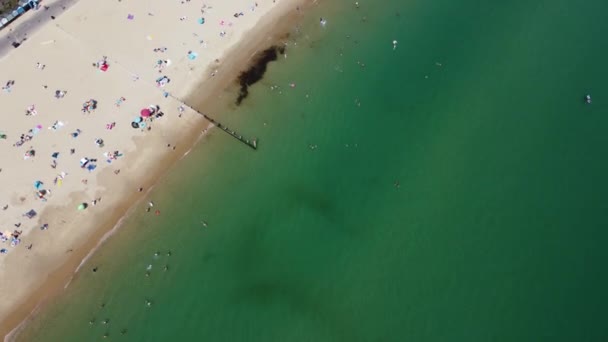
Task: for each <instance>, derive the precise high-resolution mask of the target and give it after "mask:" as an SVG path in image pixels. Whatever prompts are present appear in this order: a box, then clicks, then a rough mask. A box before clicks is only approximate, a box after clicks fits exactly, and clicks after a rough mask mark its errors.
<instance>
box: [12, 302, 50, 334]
mask: <svg viewBox="0 0 608 342" xmlns="http://www.w3.org/2000/svg"><path fill="white" fill-rule="evenodd" d="M40 304H41V302H39V303H38V305H36V307H35V308H34V309H33V310H32V311H31V312H30V314H29V315H27V317H26V318H25V319H24V320H23V321H21V323H19V325H18V326H16V327H15V329H13V330H11V331H10V332H9V333H8V334H6V336H4V342H10V341H13V339H14V338H15V337H17V334H18V333H20V332H21V330H23V328H25V324H26V323H27V322H28V321H29V319H30V318H31V317H33V316H34V315H35V314H36V312H37V311H38V310H39V309H40Z"/></svg>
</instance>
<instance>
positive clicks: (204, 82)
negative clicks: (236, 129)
mask: <svg viewBox="0 0 608 342" xmlns="http://www.w3.org/2000/svg"><path fill="white" fill-rule="evenodd" d="M304 2H306V0H295V1H290V2H286V1H283V2H281V4H285V5H284V6H277V7H276V8H273V9H272V10H270V11H269V12H268V13H266V14H265V15H263V16H262V17H260V18H259V19H258V22H257V23H256V26H255V27H253V28H252V29H250V30H247V31H246V32H244V33H243V36H242V37H241V38H240V41H239V42H238V43H237V44H236V46H233V47H232V48H229V49H228V50H227V51H225V54H224V55H222V57H221V59H222V64H221V66H220V68H218V69H219V70H221V71H222V72H221V73H219V75H218V76H216V77H215V78H214V79H213V80H212V81H211V78H209V77H207V78H206V77H205V76H204V75H205V73H203V74H201V75H199V77H198V81H197V82H196V83H197V84H196V85H195V86H193V87H192V90H191V91H189V92H188V95H186V96H185V97H184V101H188V102H189V103H192V104H193V108H195V109H198V108H202V107H205V108H211V109H214V106H213V105H210V106H209V107H207V106H205V104H206V103H209V102H210V101H211V100H213V99H216V98H222V97H223V96H224V95H226V92H227V91H228V89H229V88H230V87H231V86H232V85H233V84H234V82H235V79H236V76H237V75H238V74H239V73H240V72H242V71H243V67H245V66H246V65H247V64H248V63H249V62H250V61H251V59H252V58H253V57H254V56H255V54H256V53H257V52H258V51H259V47H260V46H261V47H264V48H265V47H267V46H270V45H272V44H274V43H276V42H280V41H282V40H284V39H285V33H287V32H288V29H290V28H291V27H293V25H294V24H293V22H292V21H291V19H292V18H293V17H298V16H300V15H301V14H302V13H301V12H298V13H296V12H295V11H293V7H295V6H297V5H298V4H302V5H304ZM308 3H311V2H310V1H308ZM273 31H278V33H276V32H273ZM252 37H253V38H252ZM245 39H247V40H246V41H245V42H243V41H244V40H245ZM243 51H247V53H243ZM224 59H225V60H224ZM212 68H213V65H207V68H206V70H205V71H206V72H207V71H209V70H211V69H212ZM201 93H203V94H205V95H203V96H201ZM233 95H235V97H236V94H233ZM218 102H222V101H218ZM216 106H217V105H216ZM204 112H208V111H207V110H204ZM214 114H215V115H217V114H218V113H213V112H211V115H212V116H213V115H214ZM188 115H195V116H196V115H197V114H188ZM214 117H217V116H214ZM182 120H183V119H182ZM220 120H221V119H220ZM194 121H195V122H197V124H194V125H192V126H190V128H191V129H190V130H189V131H188V132H187V134H184V132H180V136H179V137H178V138H177V140H178V143H177V144H176V145H175V144H174V146H176V147H177V148H176V149H175V150H174V151H172V152H168V151H167V152H166V153H164V154H163V156H162V157H159V158H158V159H159V160H158V163H157V165H162V166H158V167H156V168H154V170H153V172H151V173H148V174H147V175H146V177H145V179H144V180H143V182H141V184H142V186H143V187H144V188H145V189H146V191H145V192H144V193H137V192H133V193H131V194H130V195H127V196H125V197H124V198H123V199H122V201H120V202H117V203H116V205H115V206H114V207H115V209H116V210H113V211H112V213H113V214H112V215H110V216H109V217H107V216H105V217H104V219H103V220H102V221H101V223H100V224H97V225H96V226H97V227H94V228H91V229H90V233H89V234H88V236H84V237H83V238H82V241H80V243H76V246H75V247H74V248H73V252H70V256H68V257H64V258H62V259H64V260H62V262H61V263H60V264H59V266H58V267H57V268H56V269H54V270H52V271H51V272H49V273H48V275H47V277H46V280H45V281H42V282H40V283H41V284H42V285H41V286H38V287H37V288H36V289H34V290H33V291H30V294H29V295H28V296H27V298H25V299H24V300H22V301H20V302H18V304H17V305H15V309H14V310H12V311H11V312H10V313H9V314H8V315H7V316H6V317H4V318H3V319H2V320H1V321H0V332H1V333H2V335H3V336H5V339H4V340H5V341H10V340H12V339H14V338H16V337H17V336H18V334H19V332H21V331H22V330H23V329H24V328H25V327H26V326H27V323H28V321H29V320H30V319H31V318H32V317H34V316H35V315H36V314H38V313H39V312H40V311H41V310H44V307H45V305H46V304H47V302H48V301H49V300H50V299H52V298H54V297H55V296H57V295H61V294H62V293H63V291H64V290H65V289H66V288H68V287H69V284H70V283H71V281H72V280H73V278H74V277H76V276H77V275H78V272H79V270H80V269H81V268H82V266H84V265H86V262H87V260H88V259H89V258H90V256H92V255H94V253H95V252H96V251H97V250H98V249H99V248H101V247H102V246H103V245H104V243H105V242H106V241H107V240H108V239H109V238H111V237H112V235H113V234H114V233H115V232H116V231H117V230H118V229H119V228H120V227H121V226H122V224H123V222H124V221H125V220H126V219H127V218H128V217H129V216H130V213H131V212H132V210H134V208H136V207H137V206H138V205H139V203H140V201H142V200H144V199H145V198H146V194H147V193H148V192H149V191H151V190H152V189H153V188H154V186H155V184H158V182H159V181H160V180H162V178H163V177H164V175H165V174H166V173H167V172H168V171H169V170H170V169H171V168H172V167H173V166H174V165H175V163H177V162H178V161H179V160H181V159H182V158H184V157H185V156H186V155H187V154H188V153H189V152H190V151H191V150H192V148H194V147H195V146H197V145H198V143H200V142H201V140H202V139H204V137H205V134H201V130H202V129H204V128H205V127H210V126H209V123H208V122H207V121H206V120H202V119H200V118H196V119H194ZM134 139H135V145H136V146H139V145H142V144H144V141H143V140H149V139H150V138H149V137H147V138H143V137H141V138H139V137H136V138H134ZM138 140H142V141H138ZM138 148H139V147H138ZM112 177H113V175H110V174H108V175H105V174H104V175H100V176H99V178H101V179H100V182H99V183H100V185H103V184H106V183H108V184H109V183H115V184H114V185H116V183H118V182H116V181H114V182H112V181H108V179H109V178H112ZM112 179H113V178H112ZM108 187H109V186H108ZM68 207H69V206H68ZM63 210H66V209H65V208H64V209H63ZM101 214H102V213H99V214H96V215H95V216H97V217H100V216H102V215H101Z"/></svg>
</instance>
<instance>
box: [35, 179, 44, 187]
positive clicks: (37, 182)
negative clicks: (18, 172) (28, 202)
mask: <svg viewBox="0 0 608 342" xmlns="http://www.w3.org/2000/svg"><path fill="white" fill-rule="evenodd" d="M41 187H42V182H41V181H39V180H38V181H35V182H34V188H36V189H40V188H41Z"/></svg>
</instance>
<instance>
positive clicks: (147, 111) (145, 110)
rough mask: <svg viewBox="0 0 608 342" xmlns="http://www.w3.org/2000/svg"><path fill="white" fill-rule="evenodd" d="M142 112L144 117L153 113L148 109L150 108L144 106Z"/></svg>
mask: <svg viewBox="0 0 608 342" xmlns="http://www.w3.org/2000/svg"><path fill="white" fill-rule="evenodd" d="M139 113H140V114H141V116H142V117H144V118H149V117H150V115H152V112H151V111H150V110H149V109H148V108H144V109H142V110H141V112H139Z"/></svg>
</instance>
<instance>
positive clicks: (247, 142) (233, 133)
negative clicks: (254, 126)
mask: <svg viewBox="0 0 608 342" xmlns="http://www.w3.org/2000/svg"><path fill="white" fill-rule="evenodd" d="M172 97H173V96H172ZM175 99H176V100H178V101H179V102H181V103H182V104H183V105H184V106H186V107H188V108H190V109H191V110H193V111H195V112H197V113H198V114H199V115H202V116H203V117H204V118H205V119H207V120H209V121H210V122H211V123H212V124H214V125H215V126H216V127H217V128H219V129H221V130H222V131H223V132H224V133H227V134H229V135H230V136H232V137H233V138H235V139H236V140H238V141H240V142H242V143H243V144H245V145H247V146H249V147H251V148H252V149H254V150H257V149H258V139H257V138H253V139H247V138H245V137H243V136H242V135H240V134H239V133H238V132H236V131H233V130H231V129H230V128H228V126H225V125H222V123H220V122H218V121H217V120H215V119H214V118H212V117H210V116H209V115H207V114H205V113H201V112H199V111H198V110H196V109H194V108H192V106H190V105H188V104H187V103H185V102H184V101H182V100H180V99H177V98H175Z"/></svg>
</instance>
